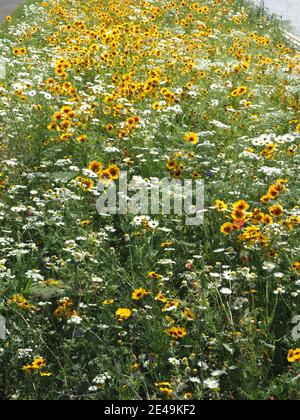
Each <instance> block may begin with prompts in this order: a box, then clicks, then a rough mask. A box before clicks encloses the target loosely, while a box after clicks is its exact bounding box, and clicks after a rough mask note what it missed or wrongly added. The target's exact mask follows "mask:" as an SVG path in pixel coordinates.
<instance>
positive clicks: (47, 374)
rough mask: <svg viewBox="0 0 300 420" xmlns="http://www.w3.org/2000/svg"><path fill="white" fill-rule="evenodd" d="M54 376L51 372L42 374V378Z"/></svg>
mask: <svg viewBox="0 0 300 420" xmlns="http://www.w3.org/2000/svg"><path fill="white" fill-rule="evenodd" d="M52 375H53V373H51V372H40V376H41V377H42V378H50V377H51V376H52Z"/></svg>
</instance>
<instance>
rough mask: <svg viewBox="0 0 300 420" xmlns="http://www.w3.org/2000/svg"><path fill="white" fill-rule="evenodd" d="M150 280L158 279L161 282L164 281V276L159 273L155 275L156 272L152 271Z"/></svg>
mask: <svg viewBox="0 0 300 420" xmlns="http://www.w3.org/2000/svg"><path fill="white" fill-rule="evenodd" d="M147 277H148V279H156V280H160V279H162V276H161V275H160V274H158V273H155V271H150V272H149V273H148V274H147Z"/></svg>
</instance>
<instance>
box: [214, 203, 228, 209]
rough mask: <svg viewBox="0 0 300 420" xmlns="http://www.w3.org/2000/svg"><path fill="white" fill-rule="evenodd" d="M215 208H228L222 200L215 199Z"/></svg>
mask: <svg viewBox="0 0 300 420" xmlns="http://www.w3.org/2000/svg"><path fill="white" fill-rule="evenodd" d="M215 209H216V210H217V211H226V210H227V209H228V206H227V204H226V203H225V202H224V201H222V200H216V201H215Z"/></svg>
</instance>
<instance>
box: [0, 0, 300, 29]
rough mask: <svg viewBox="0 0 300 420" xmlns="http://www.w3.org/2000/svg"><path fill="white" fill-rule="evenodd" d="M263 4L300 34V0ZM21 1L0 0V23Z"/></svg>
mask: <svg viewBox="0 0 300 420" xmlns="http://www.w3.org/2000/svg"><path fill="white" fill-rule="evenodd" d="M252 1H253V2H254V3H256V4H258V5H259V4H262V3H263V4H264V5H265V7H266V8H267V9H268V10H269V12H270V13H275V14H277V15H278V16H281V17H282V18H283V19H285V20H289V21H290V22H291V24H292V32H294V33H295V34H296V35H297V36H300V0H252ZM20 3H22V0H0V23H1V21H2V20H3V19H4V18H5V16H7V15H9V14H10V13H12V12H13V11H14V9H15V8H16V7H17V6H18V5H19V4H20Z"/></svg>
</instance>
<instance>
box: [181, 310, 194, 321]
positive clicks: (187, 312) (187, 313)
mask: <svg viewBox="0 0 300 420" xmlns="http://www.w3.org/2000/svg"><path fill="white" fill-rule="evenodd" d="M183 316H184V317H185V318H186V319H188V320H189V321H194V320H195V319H196V315H195V314H194V312H193V311H191V310H190V309H189V308H186V309H185V310H184V312H183Z"/></svg>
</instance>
